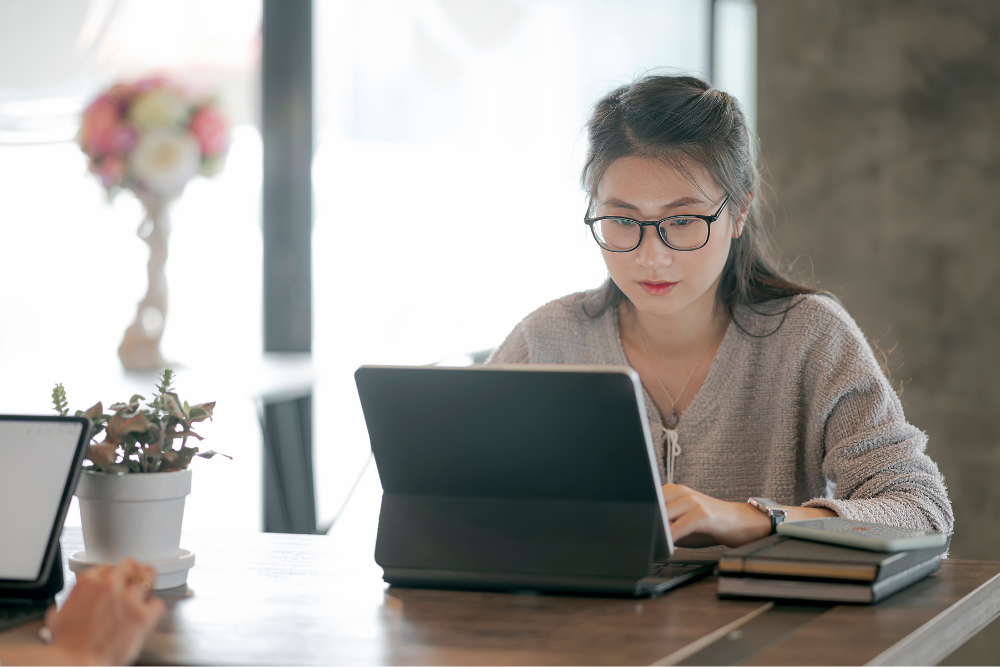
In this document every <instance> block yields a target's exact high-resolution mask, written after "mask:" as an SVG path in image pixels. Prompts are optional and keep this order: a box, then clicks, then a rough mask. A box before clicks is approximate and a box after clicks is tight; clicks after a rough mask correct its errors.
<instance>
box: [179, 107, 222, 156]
mask: <svg viewBox="0 0 1000 667" xmlns="http://www.w3.org/2000/svg"><path fill="white" fill-rule="evenodd" d="M188 130H189V131H190V132H191V134H193V135H194V136H195V138H196V139H197V140H198V144H199V145H200V146H201V152H202V154H203V155H206V156H208V155H218V154H219V153H223V152H225V150H226V147H227V146H228V145H229V125H228V123H226V119H225V118H223V117H222V114H220V113H219V111H218V110H217V109H216V108H215V107H213V106H203V107H201V108H200V109H198V111H197V112H196V113H195V114H194V117H193V118H191V124H190V125H189V126H188Z"/></svg>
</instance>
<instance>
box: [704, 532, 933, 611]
mask: <svg viewBox="0 0 1000 667" xmlns="http://www.w3.org/2000/svg"><path fill="white" fill-rule="evenodd" d="M941 537H942V539H940V540H937V541H939V542H940V544H938V545H937V546H924V547H923V548H916V549H909V550H906V551H896V552H894V553H890V552H885V551H881V552H880V551H872V550H869V549H859V548H856V547H850V546H844V545H842V544H830V543H824V542H817V541H811V540H808V539H800V538H796V537H791V536H790V535H783V534H778V535H772V536H770V537H766V538H764V539H763V540H758V541H757V542H752V543H751V544H747V545H745V546H743V547H740V548H738V549H734V550H732V551H729V552H727V553H726V554H725V555H723V556H722V557H721V558H720V559H719V595H720V596H722V597H754V598H772V599H774V598H778V599H794V600H819V601H827V602H854V603H862V604H870V603H874V602H878V601H879V600H882V599H884V598H886V597H888V596H890V595H892V594H893V593H895V592H897V591H899V590H901V589H903V588H906V587H907V586H909V585H910V584H912V583H914V582H916V581H919V580H920V579H923V578H924V577H926V576H927V575H929V574H931V573H933V572H934V571H936V570H937V569H938V568H939V567H940V566H941V556H942V554H944V553H945V552H946V551H947V550H948V543H949V541H950V540H949V538H948V536H941Z"/></svg>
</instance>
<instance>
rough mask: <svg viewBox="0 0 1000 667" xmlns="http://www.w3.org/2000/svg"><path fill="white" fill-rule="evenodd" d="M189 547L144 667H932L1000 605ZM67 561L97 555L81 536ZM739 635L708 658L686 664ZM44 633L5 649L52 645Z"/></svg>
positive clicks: (995, 584)
mask: <svg viewBox="0 0 1000 667" xmlns="http://www.w3.org/2000/svg"><path fill="white" fill-rule="evenodd" d="M365 542H367V540H365ZM182 544H183V546H184V547H185V548H187V549H191V550H193V551H194V552H195V553H196V555H197V564H196V565H195V567H194V569H193V570H192V571H191V573H190V577H189V581H188V586H187V587H186V588H181V589H175V590H171V591H163V592H162V597H163V598H164V599H165V600H166V601H167V604H168V607H169V612H168V615H167V616H166V617H165V618H164V620H163V622H162V623H161V624H160V627H159V628H158V629H157V632H156V633H155V634H154V636H153V637H152V638H151V640H150V641H149V643H148V644H147V646H146V650H145V652H144V653H143V655H142V657H141V660H140V662H141V663H143V664H347V663H350V664H595V665H601V664H628V665H641V664H651V663H654V662H660V663H661V664H672V663H673V662H674V661H671V660H670V659H669V656H671V655H674V656H678V657H679V660H677V661H676V662H683V663H684V664H705V663H704V659H705V658H709V657H712V656H714V657H716V658H723V657H725V661H726V662H730V663H734V664H838V665H839V664H866V663H870V662H875V663H876V664H902V663H906V664H933V663H934V662H936V661H937V660H938V659H940V658H941V657H943V656H944V655H947V653H949V652H950V651H952V650H954V648H956V647H957V646H958V645H960V644H961V643H962V642H963V641H965V639H967V638H968V637H969V636H971V635H972V634H973V633H974V632H975V631H976V630H978V629H979V628H981V627H983V626H984V625H985V624H986V623H988V622H989V620H991V619H992V618H994V617H995V616H996V614H997V608H998V604H1000V602H998V601H1000V578H998V574H1000V563H995V562H981V561H946V562H945V563H944V564H943V565H942V568H941V570H940V571H939V572H938V573H937V574H935V575H933V576H932V577H930V578H928V579H926V580H924V581H923V582H920V583H918V584H917V585H915V586H913V587H911V588H910V589H907V590H905V591H903V592H901V593H899V594H897V595H895V596H893V597H891V598H889V599H888V600H886V601H884V602H882V603H881V604H879V605H875V606H871V607H869V606H849V605H840V606H834V607H831V608H825V607H822V608H818V609H815V610H814V611H813V612H810V613H803V611H802V610H801V609H794V610H789V609H787V608H783V607H782V606H781V605H778V606H775V607H774V608H772V609H768V610H765V611H764V613H761V614H758V613H757V612H758V611H759V610H760V609H761V607H762V606H763V605H764V604H766V603H764V602H757V601H732V600H719V599H717V598H716V596H715V585H716V584H715V579H714V578H713V577H710V578H708V579H703V580H701V581H698V582H695V583H693V584H690V585H688V586H685V587H682V588H679V589H677V590H674V591H672V592H669V593H668V594H666V595H664V596H662V597H660V598H657V599H653V600H648V599H647V600H629V599H616V598H592V597H583V596H579V597H577V596H557V595H532V594H509V593H485V592H468V591H440V590H419V589H396V588H388V587H387V586H386V585H385V584H384V583H383V582H382V580H381V576H380V575H381V570H380V569H379V568H378V566H377V565H375V563H374V561H373V560H372V559H371V554H370V551H369V549H368V547H369V546H370V545H367V544H353V545H352V544H350V543H345V542H343V541H340V540H337V539H333V538H329V537H319V536H302V535H274V534H250V535H242V536H221V535H185V536H184V539H183V542H182ZM63 549H64V553H66V554H69V553H73V551H79V550H80V549H82V538H81V535H80V531H79V530H78V529H67V530H66V532H65V534H64V536H63ZM67 580H68V585H72V583H73V581H74V578H73V575H72V573H67ZM743 619H746V622H745V625H743V623H744V620H743ZM727 625H729V626H730V629H728V630H727V631H726V634H724V635H722V636H720V637H719V638H718V641H717V642H715V643H712V644H709V645H708V646H705V647H700V650H701V651H702V653H698V652H695V653H694V654H692V653H691V652H690V651H689V652H687V653H685V652H684V651H683V650H682V649H684V647H686V646H689V645H691V644H692V643H693V642H696V641H698V640H699V639H700V638H702V637H704V636H706V635H708V634H710V633H713V632H715V631H717V630H719V629H720V628H725V626H727ZM38 627H39V624H37V623H36V624H30V625H28V626H23V627H22V628H19V629H17V630H14V631H10V632H7V633H3V634H2V635H0V641H4V642H9V641H37V640H36V639H35V635H36V633H37V628H38ZM740 627H742V628H743V630H738V629H737V628H740ZM755 628H756V630H755ZM744 632H745V633H746V634H744ZM755 633H756V634H755ZM734 639H741V640H742V641H740V642H736V643H735V644H733V645H732V646H728V645H724V644H725V643H727V642H731V641H733V640H734ZM762 644H763V645H762ZM699 656H701V658H699ZM664 658H668V659H667V660H666V661H664ZM713 662H714V661H713Z"/></svg>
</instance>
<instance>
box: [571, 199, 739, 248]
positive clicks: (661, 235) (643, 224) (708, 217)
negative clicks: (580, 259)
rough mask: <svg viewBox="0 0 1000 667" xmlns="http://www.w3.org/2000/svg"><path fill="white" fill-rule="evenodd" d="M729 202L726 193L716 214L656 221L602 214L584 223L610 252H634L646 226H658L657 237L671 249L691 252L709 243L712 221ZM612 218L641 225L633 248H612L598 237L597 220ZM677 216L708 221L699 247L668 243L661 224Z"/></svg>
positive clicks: (717, 217)
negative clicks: (595, 226)
mask: <svg viewBox="0 0 1000 667" xmlns="http://www.w3.org/2000/svg"><path fill="white" fill-rule="evenodd" d="M728 203H729V195H726V198H725V199H723V200H722V205H721V206H719V210H718V211H716V212H715V215H693V214H682V215H671V216H667V217H666V218H663V219H662V220H657V221H655V222H652V221H642V220H636V219H634V218H629V217H627V216H624V215H602V216H599V217H597V218H588V217H584V218H583V223H584V224H585V225H587V226H588V227H590V233H591V234H592V235H593V236H594V240H595V241H597V245H599V246H601V249H602V250H607V251H608V252H632V251H633V250H635V249H636V248H638V247H639V246H641V245H642V234H643V231H644V228H645V227H656V228H657V229H656V236H657V238H659V239H660V241H662V242H663V245H665V246H667V247H668V248H670V249H671V250H675V251H677V252H691V251H692V250H701V249H702V248H704V247H705V246H706V245H708V240H709V239H710V238H712V223H713V222H715V221H716V220H718V219H719V216H721V215H722V212H723V211H724V210H726V204H728ZM612 218H614V219H618V220H631V221H632V222H634V223H636V224H637V225H639V241H638V242H637V243H636V244H635V246H633V247H632V248H629V249H628V250H611V249H610V248H605V247H604V245H603V244H602V243H601V242H600V240H599V239H598V238H597V232H595V231H594V223H595V222H600V221H601V220H610V219H612ZM677 218H699V219H700V220H704V221H705V222H707V223H708V235H707V236H706V237H705V242H704V243H702V244H701V245H700V246H698V247H697V248H675V247H673V246H672V245H670V244H669V243H667V239H666V238H665V237H666V234H665V233H661V232H660V225H661V224H663V223H664V222H666V221H667V220H676V219H677Z"/></svg>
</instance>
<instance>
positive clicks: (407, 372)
mask: <svg viewBox="0 0 1000 667" xmlns="http://www.w3.org/2000/svg"><path fill="white" fill-rule="evenodd" d="M354 377H355V381H356V383H357V386H358V394H359V396H360V398H361V405H362V408H363V410H364V415H365V421H366V423H367V426H368V433H369V436H370V439H371V447H372V452H373V453H374V457H375V464H376V466H377V467H378V473H379V478H380V479H381V482H382V489H383V494H382V507H381V512H380V515H379V526H378V537H377V540H376V546H375V561H376V562H377V563H378V564H379V565H380V566H381V567H382V569H383V571H384V574H383V578H384V580H385V581H386V582H388V583H389V584H392V585H395V586H410V587H432V588H461V589H493V590H497V589H499V590H534V591H544V592H558V593H582V594H607V595H626V596H648V595H658V594H660V593H663V592H664V591H666V590H668V589H670V588H673V587H675V586H679V585H681V584H683V583H685V582H688V581H691V580H693V579H695V578H697V577H699V576H702V575H705V574H708V573H709V572H711V571H712V569H713V568H714V562H706V561H704V560H702V561H697V562H682V561H675V560H669V559H670V557H671V556H672V555H673V553H674V547H673V542H672V540H671V537H670V525H669V522H668V520H667V517H666V516H665V512H664V510H663V507H664V501H663V493H662V490H661V488H660V482H659V475H658V473H657V466H656V460H655V455H654V452H653V445H652V438H651V436H650V431H649V423H648V421H647V418H646V411H645V408H644V403H643V399H642V387H641V384H640V382H639V376H638V375H637V374H636V373H635V371H634V370H632V369H631V368H627V367H616V366H566V365H553V366H546V365H530V366H529V365H517V366H500V365H497V366H487V367H467V368H441V367H417V368H414V367H398V366H395V367H389V366H381V367H380V366H362V367H361V368H359V369H358V370H357V372H355V374H354Z"/></svg>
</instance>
